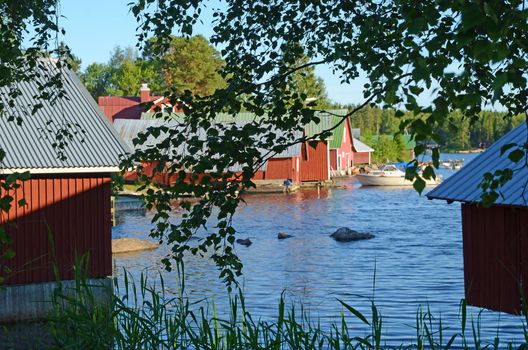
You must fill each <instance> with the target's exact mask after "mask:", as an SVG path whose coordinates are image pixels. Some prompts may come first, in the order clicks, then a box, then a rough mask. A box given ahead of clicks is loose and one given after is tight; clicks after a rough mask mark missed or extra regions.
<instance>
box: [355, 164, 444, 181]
mask: <svg viewBox="0 0 528 350" xmlns="http://www.w3.org/2000/svg"><path fill="white" fill-rule="evenodd" d="M356 179H358V181H359V182H360V183H361V185H363V186H412V185H413V182H412V181H409V180H407V179H406V178H405V173H404V172H403V171H401V170H400V169H398V168H397V167H396V166H395V165H392V164H387V165H383V166H381V167H380V168H379V170H374V171H371V172H370V173H363V174H362V173H359V174H356ZM424 180H425V184H426V185H427V186H432V185H437V184H439V183H440V181H441V180H440V178H439V177H437V179H436V180H433V179H430V180H428V179H424Z"/></svg>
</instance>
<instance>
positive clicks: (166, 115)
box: [141, 112, 266, 123]
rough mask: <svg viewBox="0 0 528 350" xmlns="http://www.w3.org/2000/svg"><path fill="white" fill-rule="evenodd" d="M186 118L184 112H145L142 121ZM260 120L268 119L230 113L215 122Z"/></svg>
mask: <svg viewBox="0 0 528 350" xmlns="http://www.w3.org/2000/svg"><path fill="white" fill-rule="evenodd" d="M184 117H185V114H184V113H183V112H172V113H167V112H157V113H156V112H143V113H142V114H141V119H143V120H149V119H163V118H173V119H178V118H181V119H182V120H183V118H184ZM259 118H262V119H264V118H266V117H265V116H261V117H257V115H256V114H254V113H248V112H241V113H237V114H235V115H233V114H229V113H218V114H216V117H215V121H216V122H217V123H231V122H233V123H250V122H253V121H255V120H258V119H259Z"/></svg>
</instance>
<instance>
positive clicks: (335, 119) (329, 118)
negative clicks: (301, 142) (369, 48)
mask: <svg viewBox="0 0 528 350" xmlns="http://www.w3.org/2000/svg"><path fill="white" fill-rule="evenodd" d="M347 113H348V111H347V110H346V109H336V110H328V111H317V112H316V113H315V115H316V116H317V117H319V118H320V120H321V121H320V122H319V123H318V124H316V123H314V122H311V123H308V124H307V125H305V131H306V135H307V136H308V137H311V136H314V135H316V134H319V133H321V132H322V131H323V130H328V129H331V128H332V127H334V126H335V125H336V124H338V123H340V122H341V121H342V119H343V118H342V117H344V116H345V115H346V114H347ZM168 116H169V115H168V114H167V113H162V114H160V113H157V114H156V113H143V114H142V115H141V119H156V118H166V117H168ZM170 117H171V118H177V117H182V118H183V117H184V114H183V113H171V114H170ZM265 118H266V115H263V116H257V115H256V114H254V113H247V112H242V113H237V114H235V115H233V114H229V113H218V114H217V115H216V118H215V121H216V122H218V123H229V122H235V123H250V122H253V121H256V120H259V119H265ZM343 130H344V127H337V128H335V129H333V130H332V135H331V136H330V137H329V138H328V140H329V141H330V148H339V147H341V142H342V140H343ZM356 130H357V131H358V133H359V129H356Z"/></svg>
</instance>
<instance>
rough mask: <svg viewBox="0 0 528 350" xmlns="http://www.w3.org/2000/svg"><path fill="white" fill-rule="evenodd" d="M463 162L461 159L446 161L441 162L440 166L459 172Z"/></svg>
mask: <svg viewBox="0 0 528 350" xmlns="http://www.w3.org/2000/svg"><path fill="white" fill-rule="evenodd" d="M463 162H464V160H462V159H455V160H446V161H443V162H442V163H441V165H442V167H443V168H444V169H451V170H459V169H460V168H462V163H463Z"/></svg>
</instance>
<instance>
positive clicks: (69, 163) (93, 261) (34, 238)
mask: <svg viewBox="0 0 528 350" xmlns="http://www.w3.org/2000/svg"><path fill="white" fill-rule="evenodd" d="M57 70H58V68H57V67H56V66H55V64H54V63H52V62H43V64H42V67H40V68H39V76H40V77H41V78H35V80H33V81H27V82H18V83H16V84H15V85H14V86H12V87H6V88H2V89H0V98H1V99H2V102H3V103H4V105H5V106H6V110H5V113H6V117H4V118H0V149H3V150H4V151H5V152H6V156H5V159H4V161H3V162H2V164H1V167H0V181H4V180H5V179H6V178H7V177H9V176H10V174H12V173H22V172H29V174H30V179H29V180H27V181H24V182H22V183H21V186H20V188H18V189H17V190H14V191H12V192H11V193H7V194H8V195H11V196H12V197H13V198H14V200H13V202H12V206H11V208H10V209H9V211H8V212H1V213H0V214H1V215H0V225H3V227H4V228H6V231H7V233H8V234H9V235H10V236H11V238H12V243H11V244H9V245H8V246H7V248H9V249H11V250H13V251H14V252H15V254H16V255H15V256H14V258H12V259H5V260H2V261H0V264H2V265H4V266H7V267H8V268H9V269H10V270H11V272H10V273H8V274H7V275H4V277H5V278H6V279H5V284H6V285H5V288H4V289H0V322H1V321H13V320H16V319H24V318H39V317H42V316H43V315H44V314H45V312H46V310H47V309H49V307H50V306H51V305H50V304H49V303H42V301H45V300H49V299H48V298H49V295H48V294H49V293H51V292H52V291H53V287H52V286H53V285H54V281H56V279H57V277H58V278H59V279H61V280H64V281H66V280H71V279H73V278H74V274H73V266H74V262H75V260H76V259H78V258H81V257H82V256H86V257H87V258H88V259H89V260H88V261H89V264H88V271H87V277H88V278H90V279H105V278H106V277H107V276H111V275H112V262H111V259H112V255H111V227H112V221H111V202H110V201H111V197H110V196H111V189H110V174H111V173H114V172H117V171H118V170H119V169H118V164H119V157H120V155H121V154H123V153H125V152H126V151H127V149H126V146H125V145H124V144H123V143H122V142H121V141H120V140H119V137H118V136H117V134H116V133H115V131H114V129H113V128H112V126H111V125H110V123H109V122H108V121H107V120H106V118H105V116H104V115H103V114H102V113H101V111H100V110H99V107H98V106H97V104H96V103H95V101H94V100H93V98H92V97H91V96H90V94H89V93H88V91H87V90H86V89H85V88H84V86H83V85H82V83H81V82H80V81H79V79H78V78H77V76H76V75H75V74H74V73H73V72H71V71H70V70H67V69H65V68H61V71H60V73H61V77H62V80H63V84H64V87H63V89H64V92H65V96H64V97H61V98H58V99H57V100H56V101H55V102H54V103H53V104H52V103H50V102H49V101H48V100H45V99H40V100H39V99H36V98H35V96H38V95H39V86H44V85H43V84H44V83H45V82H46V81H45V78H43V77H46V76H53V75H54V74H56V73H58V71H57ZM10 88H15V89H19V90H20V92H21V95H20V96H18V97H17V98H16V99H15V101H14V102H15V103H14V105H13V106H10V105H9V104H8V103H7V102H6V101H8V91H9V89H10ZM37 103H40V104H42V107H41V108H40V109H39V110H38V111H37V112H36V113H35V114H31V113H27V112H26V111H28V110H29V111H31V107H32V106H33V105H35V104H37ZM17 116H22V119H23V123H22V125H17V124H16V123H15V122H12V121H9V117H17ZM15 119H16V118H15ZM64 125H70V127H74V128H75V130H70V132H73V131H75V132H76V134H74V135H73V138H72V139H71V140H68V141H67V144H66V145H65V147H64V149H63V157H59V155H58V154H57V153H56V150H55V149H54V148H53V145H52V144H53V143H54V142H55V137H56V133H57V132H58V128H59V126H63V127H64ZM48 130H49V131H51V132H49V131H48ZM48 132H49V133H48ZM0 195H2V196H4V195H6V193H5V192H3V193H1V194H0ZM22 199H24V200H25V202H26V204H24V205H18V204H17V203H18V201H19V200H22ZM54 265H56V267H57V268H58V276H57V275H56V274H55V273H54ZM28 288H30V289H28ZM29 290H31V293H29V292H28V291H29ZM28 298H30V300H28ZM31 298H34V299H31ZM35 302H40V303H41V304H42V305H41V304H35ZM27 305H33V306H31V308H30V309H24V307H27ZM20 308H22V309H20ZM13 317H14V318H16V319H13Z"/></svg>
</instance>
